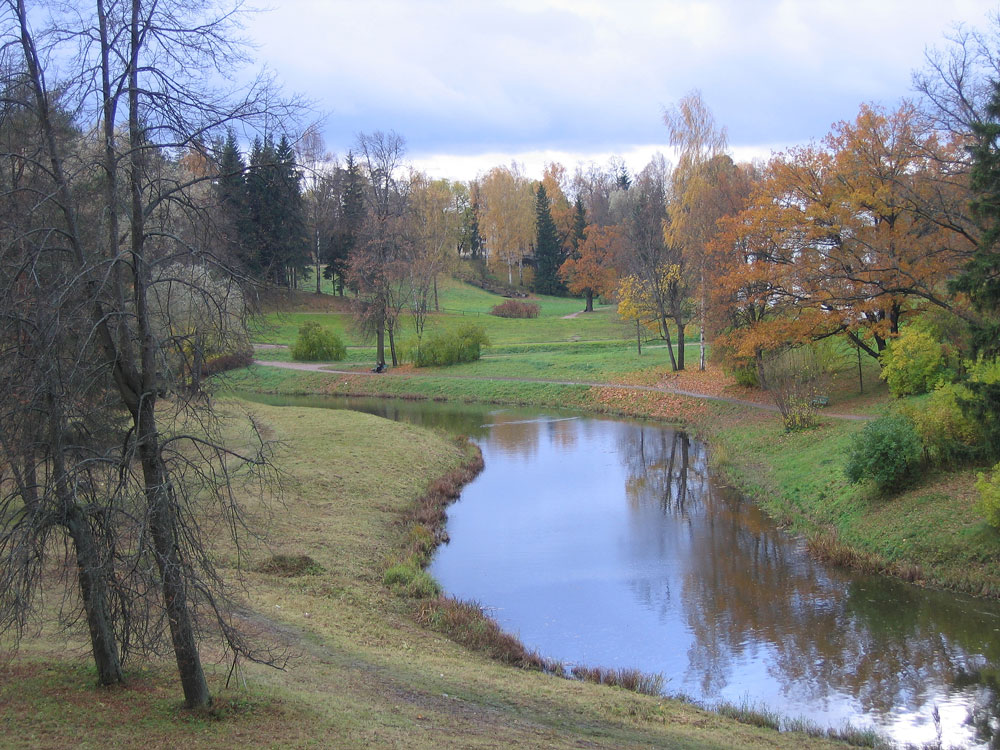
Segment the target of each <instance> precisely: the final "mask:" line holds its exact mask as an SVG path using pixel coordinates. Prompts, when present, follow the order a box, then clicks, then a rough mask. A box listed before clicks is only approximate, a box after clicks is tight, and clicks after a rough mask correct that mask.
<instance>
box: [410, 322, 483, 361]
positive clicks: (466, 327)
mask: <svg viewBox="0 0 1000 750" xmlns="http://www.w3.org/2000/svg"><path fill="white" fill-rule="evenodd" d="M489 343H490V342H489V339H488V338H486V332H485V331H484V330H483V327H482V326H479V325H476V324H475V323H465V324H463V325H461V326H459V327H458V328H457V329H456V330H455V331H454V333H450V334H449V333H437V334H434V335H432V336H428V337H427V338H426V339H425V340H424V341H423V342H421V343H420V345H419V346H418V347H417V350H416V353H415V354H414V357H413V363H414V364H415V365H416V366H417V367H429V366H432V365H438V366H447V365H454V364H458V363H459V362H474V361H475V360H477V359H479V356H480V354H481V352H482V348H483V347H484V346H489Z"/></svg>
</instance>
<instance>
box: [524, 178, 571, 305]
mask: <svg viewBox="0 0 1000 750" xmlns="http://www.w3.org/2000/svg"><path fill="white" fill-rule="evenodd" d="M535 228H536V231H535V281H534V283H533V285H532V288H533V289H534V291H535V292H537V293H539V294H565V293H566V287H565V286H564V285H563V282H562V279H560V278H559V267H560V266H561V265H562V263H563V260H564V258H563V252H562V247H561V245H560V243H559V233H558V232H557V231H556V224H555V222H554V221H553V220H552V210H551V207H550V205H549V196H548V194H547V193H546V192H545V186H544V185H539V186H538V192H537V193H536V195H535Z"/></svg>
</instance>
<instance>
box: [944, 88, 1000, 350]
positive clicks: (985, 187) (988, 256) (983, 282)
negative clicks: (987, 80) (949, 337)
mask: <svg viewBox="0 0 1000 750" xmlns="http://www.w3.org/2000/svg"><path fill="white" fill-rule="evenodd" d="M986 113H987V116H988V117H989V119H988V120H987V121H982V122H976V123H973V126H972V131H973V135H974V137H975V145H974V146H972V147H971V148H970V151H971V154H972V171H971V173H970V184H971V187H972V190H973V192H974V194H975V198H974V199H973V201H972V205H971V208H972V215H973V217H974V218H975V219H976V221H977V222H978V223H979V225H980V228H981V229H982V235H981V236H980V239H979V243H978V246H977V247H976V250H975V252H974V253H973V255H972V259H971V260H970V261H969V263H968V264H967V265H966V266H965V268H964V269H963V271H962V273H961V274H960V275H959V276H958V278H957V279H956V280H955V284H954V286H955V289H957V290H958V291H961V292H965V293H967V294H968V295H969V299H970V300H972V303H973V305H975V307H976V309H977V311H979V312H980V313H981V314H982V316H983V319H982V320H981V321H979V322H978V323H976V324H974V325H973V326H972V334H973V342H974V345H975V347H976V349H977V350H978V351H979V352H981V353H983V354H984V355H986V356H988V357H994V356H997V355H998V354H1000V81H995V82H994V83H993V96H992V98H991V99H990V103H989V105H988V106H987V108H986Z"/></svg>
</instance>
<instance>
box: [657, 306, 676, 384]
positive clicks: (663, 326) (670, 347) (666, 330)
mask: <svg viewBox="0 0 1000 750" xmlns="http://www.w3.org/2000/svg"><path fill="white" fill-rule="evenodd" d="M660 331H661V333H663V340H664V341H666V342H667V352H668V353H669V354H670V369H671V370H673V371H674V372H677V358H676V357H675V356H674V344H673V342H672V341H671V340H670V327H669V326H668V325H667V317H666V315H663V316H661V317H660Z"/></svg>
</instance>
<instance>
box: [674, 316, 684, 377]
mask: <svg viewBox="0 0 1000 750" xmlns="http://www.w3.org/2000/svg"><path fill="white" fill-rule="evenodd" d="M674 322H675V323H676V324H677V369H678V370H683V369H684V323H683V322H682V321H681V319H680V318H677V319H675V321H674Z"/></svg>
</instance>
